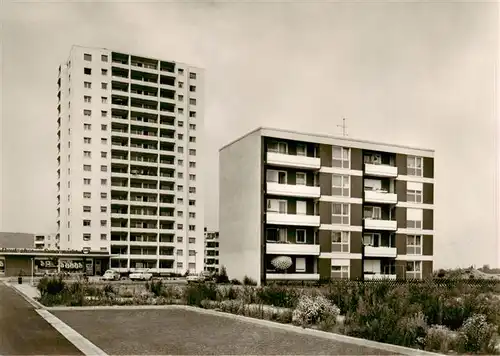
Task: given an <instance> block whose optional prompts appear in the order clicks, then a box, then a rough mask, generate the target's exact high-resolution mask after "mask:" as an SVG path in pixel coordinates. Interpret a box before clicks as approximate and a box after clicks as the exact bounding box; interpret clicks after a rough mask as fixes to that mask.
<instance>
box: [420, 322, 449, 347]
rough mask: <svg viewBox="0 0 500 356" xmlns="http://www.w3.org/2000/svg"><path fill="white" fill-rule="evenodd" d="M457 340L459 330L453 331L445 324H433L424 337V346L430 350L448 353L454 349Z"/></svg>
mask: <svg viewBox="0 0 500 356" xmlns="http://www.w3.org/2000/svg"><path fill="white" fill-rule="evenodd" d="M456 342H457V332H454V331H451V330H450V329H448V328H447V327H446V326H444V325H433V326H431V327H430V328H429V329H428V330H427V333H426V335H425V338H424V347H425V349H426V350H428V351H439V352H441V353H448V352H450V351H451V350H454V349H455V347H456Z"/></svg>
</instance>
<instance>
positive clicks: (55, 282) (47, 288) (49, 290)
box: [37, 276, 66, 296]
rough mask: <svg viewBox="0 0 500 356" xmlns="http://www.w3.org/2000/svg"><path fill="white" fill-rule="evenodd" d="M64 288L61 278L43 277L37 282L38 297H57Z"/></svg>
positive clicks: (64, 283) (64, 284)
mask: <svg viewBox="0 0 500 356" xmlns="http://www.w3.org/2000/svg"><path fill="white" fill-rule="evenodd" d="M65 287H66V282H64V280H63V279H62V277H60V276H59V277H43V278H42V279H41V280H40V282H38V285H37V288H38V290H39V291H40V295H41V296H44V295H52V296H54V295H58V294H60V293H62V291H63V290H64V289H65Z"/></svg>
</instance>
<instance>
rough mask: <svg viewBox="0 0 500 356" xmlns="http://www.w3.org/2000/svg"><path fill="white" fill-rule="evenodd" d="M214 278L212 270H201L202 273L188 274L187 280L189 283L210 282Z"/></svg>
mask: <svg viewBox="0 0 500 356" xmlns="http://www.w3.org/2000/svg"><path fill="white" fill-rule="evenodd" d="M213 279H214V278H213V275H212V273H210V272H201V273H200V274H189V275H187V276H186V281H187V282H188V283H201V282H208V281H212V280H213Z"/></svg>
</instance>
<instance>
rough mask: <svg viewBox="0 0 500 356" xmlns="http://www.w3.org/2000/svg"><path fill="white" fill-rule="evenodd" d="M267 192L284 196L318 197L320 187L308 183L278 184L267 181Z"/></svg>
mask: <svg viewBox="0 0 500 356" xmlns="http://www.w3.org/2000/svg"><path fill="white" fill-rule="evenodd" d="M266 189H267V194H270V195H280V196H286V197H302V198H319V197H320V195H321V193H320V188H319V187H314V186H308V185H295V184H280V183H276V182H267V185H266Z"/></svg>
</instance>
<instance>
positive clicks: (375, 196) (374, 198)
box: [365, 190, 398, 204]
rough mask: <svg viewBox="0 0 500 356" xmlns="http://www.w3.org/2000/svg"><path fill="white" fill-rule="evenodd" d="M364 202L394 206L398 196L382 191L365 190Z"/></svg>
mask: <svg viewBox="0 0 500 356" xmlns="http://www.w3.org/2000/svg"><path fill="white" fill-rule="evenodd" d="M365 201H366V202H368V203H381V204H396V203H397V202H398V195H397V194H395V193H389V192H387V191H384V190H365Z"/></svg>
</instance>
